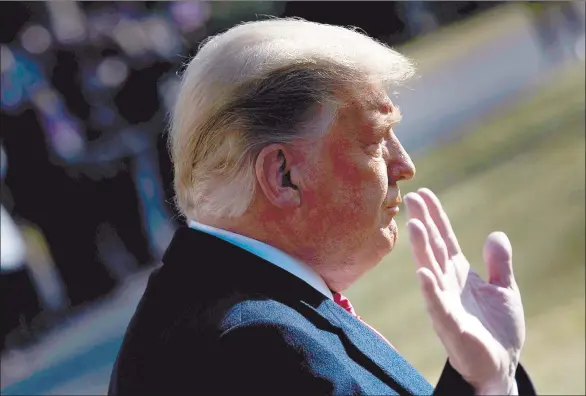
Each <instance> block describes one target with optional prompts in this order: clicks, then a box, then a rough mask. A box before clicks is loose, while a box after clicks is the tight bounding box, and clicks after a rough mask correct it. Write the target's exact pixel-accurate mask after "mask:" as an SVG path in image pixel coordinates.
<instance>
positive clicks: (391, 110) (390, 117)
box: [339, 86, 401, 129]
mask: <svg viewBox="0 0 586 396" xmlns="http://www.w3.org/2000/svg"><path fill="white" fill-rule="evenodd" d="M339 116H340V117H341V118H344V119H345V120H346V121H349V120H353V121H355V122H357V123H360V124H365V125H368V126H371V127H372V128H374V129H389V128H391V127H392V126H393V125H394V124H396V123H398V122H399V121H400V120H401V113H400V111H399V108H398V107H397V106H396V105H395V103H393V101H392V99H391V97H390V96H389V95H388V93H387V91H386V90H384V89H382V88H378V87H376V86H368V87H365V88H364V89H360V90H354V91H350V92H346V93H345V95H344V98H343V104H342V106H341V107H340V109H339Z"/></svg>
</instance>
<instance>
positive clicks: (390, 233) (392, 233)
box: [381, 219, 399, 256]
mask: <svg viewBox="0 0 586 396" xmlns="http://www.w3.org/2000/svg"><path fill="white" fill-rule="evenodd" d="M381 231H382V234H383V237H384V239H385V241H386V244H385V245H386V246H385V248H386V249H385V250H386V252H385V253H384V255H385V256H386V255H387V254H389V253H390V252H391V251H392V250H393V248H394V247H395V243H397V238H398V237H399V227H397V223H396V222H395V219H393V220H392V221H391V224H389V226H388V227H384V228H382V230H381Z"/></svg>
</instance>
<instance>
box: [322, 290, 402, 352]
mask: <svg viewBox="0 0 586 396" xmlns="http://www.w3.org/2000/svg"><path fill="white" fill-rule="evenodd" d="M333 294H334V302H335V303H336V304H338V305H339V306H341V307H342V308H344V309H345V310H346V311H347V312H348V313H349V314H350V315H352V316H354V317H355V318H356V319H358V320H360V321H361V322H362V323H364V324H365V325H367V326H368V327H369V328H370V329H371V330H372V331H374V332H375V333H376V334H378V336H379V337H380V338H382V339H383V340H385V341H386V343H387V344H389V345H390V346H391V347H392V348H393V349H395V347H394V346H393V344H391V343H390V342H389V340H387V339H386V338H385V337H384V336H383V335H382V334H381V333H379V332H378V331H376V329H375V328H374V327H372V326H371V325H369V324H368V323H366V322H365V321H364V320H362V318H361V317H360V316H358V315H356V311H354V307H352V304H350V300H348V299H347V298H346V297H344V296H343V295H341V294H340V293H333Z"/></svg>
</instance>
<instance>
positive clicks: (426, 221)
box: [404, 193, 448, 272]
mask: <svg viewBox="0 0 586 396" xmlns="http://www.w3.org/2000/svg"><path fill="white" fill-rule="evenodd" d="M404 201H405V206H407V212H408V214H409V217H410V218H412V219H413V218H414V219H418V220H420V221H421V222H422V223H423V225H424V226H425V228H426V230H427V234H428V236H429V244H430V246H431V250H432V251H433V255H434V257H435V259H436V261H437V263H438V264H439V267H440V268H441V270H442V272H445V271H446V262H447V261H448V253H447V248H446V244H445V242H444V240H443V238H442V236H441V234H440V232H439V230H438V228H437V226H436V225H435V223H434V221H433V219H432V218H431V215H430V213H429V211H428V209H427V205H426V204H425V201H424V200H423V198H422V197H421V196H419V195H418V194H415V193H409V194H407V195H406V196H405V198H404Z"/></svg>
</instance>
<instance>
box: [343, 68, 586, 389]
mask: <svg viewBox="0 0 586 396" xmlns="http://www.w3.org/2000/svg"><path fill="white" fill-rule="evenodd" d="M583 67H584V65H583V64H582V65H580V67H578V68H572V69H568V70H564V71H563V72H562V73H560V75H558V76H554V78H552V80H551V81H552V82H551V83H549V84H547V85H545V86H543V87H541V88H539V89H536V90H535V91H532V92H529V93H528V95H527V99H526V100H524V101H523V102H522V103H520V104H519V105H517V106H515V107H513V108H509V109H501V110H500V111H499V112H495V113H494V114H492V115H491V116H490V117H487V118H486V119H484V120H482V122H481V123H480V124H479V125H478V126H477V127H475V128H473V129H472V130H470V131H469V132H468V133H465V134H461V135H459V137H458V139H455V140H453V141H451V142H446V143H445V144H444V145H442V146H440V147H437V148H436V149H434V150H433V151H431V152H429V153H427V154H425V156H424V157H422V158H415V162H416V165H417V168H418V173H417V176H416V178H415V179H414V180H413V181H412V182H409V183H406V184H405V185H404V186H403V189H404V192H407V191H413V190H416V189H417V188H419V187H422V186H426V187H431V188H433V189H434V191H435V192H436V193H437V194H438V196H439V197H440V199H441V200H442V202H443V204H444V206H445V208H446V211H447V212H448V214H449V215H450V219H451V220H452V223H453V226H454V228H455V231H456V233H457V235H458V237H459V240H460V243H461V245H462V247H463V249H464V251H465V253H466V254H467V256H468V259H469V260H470V261H471V263H472V265H473V266H474V267H475V268H476V269H477V270H478V271H479V272H480V273H481V274H486V271H485V268H484V264H483V262H482V258H481V251H482V245H483V243H484V239H485V237H486V236H487V235H488V234H489V233H490V232H491V231H494V230H502V231H505V232H506V233H507V234H508V235H509V237H510V239H511V242H512V244H513V249H514V265H515V273H516V277H517V280H518V283H519V285H520V287H521V292H522V296H523V302H524V306H525V314H526V318H527V342H526V344H525V348H524V351H523V356H522V362H523V363H524V365H525V366H526V367H527V369H528V370H529V372H530V374H531V376H532V378H533V380H534V383H535V385H536V387H537V390H538V392H539V393H540V394H548V393H549V394H551V393H557V394H584V393H585V392H586V389H585V384H584V370H585V363H584V361H585V352H584V351H585V349H584V348H585V345H584V344H585V342H584V332H585V326H584V321H585V315H584V303H585V298H584V295H585V291H584V276H585V273H584V267H585V265H584V261H585V254H584V240H585V237H586V236H585V220H584V214H585V213H584V184H585V182H584V180H585V170H584V169H585V163H584V162H585V160H584V149H585V141H584V129H585V123H584V109H585V92H584V84H585V78H584V69H583ZM405 221H406V218H405V217H404V215H401V216H399V218H398V223H399V226H400V230H401V231H403V229H404V224H405ZM348 295H349V297H350V298H351V300H352V301H353V304H354V305H355V307H356V308H357V311H358V312H359V313H360V315H361V316H363V317H364V318H365V319H366V320H367V321H368V322H369V323H370V324H372V325H373V326H374V327H376V328H377V329H379V330H380V331H381V332H382V333H384V334H385V335H386V336H387V337H388V338H389V340H391V342H393V344H395V345H396V346H397V348H398V349H399V351H401V352H402V354H403V355H404V356H405V357H406V358H407V359H408V360H409V361H410V362H412V363H413V364H414V366H415V367H417V368H418V369H419V370H421V372H422V373H424V375H425V376H426V377H427V378H428V380H430V381H431V382H432V383H433V382H435V381H436V380H437V378H438V376H439V374H440V370H441V368H442V367H443V363H444V360H445V353H444V351H443V348H442V346H441V344H440V342H439V340H437V338H436V336H435V334H434V333H433V330H432V329H431V326H430V323H429V320H428V318H427V316H426V312H425V309H424V305H423V300H422V298H421V296H420V293H419V286H418V284H417V282H416V279H415V276H414V264H413V261H412V258H411V254H410V250H409V246H408V242H407V238H406V235H405V234H404V232H403V233H402V237H400V238H399V242H398V244H397V246H396V247H395V250H394V251H393V253H391V254H390V255H388V256H387V257H386V258H385V259H384V260H383V262H382V263H380V265H379V266H378V267H377V268H375V269H374V270H373V271H372V272H371V273H369V274H367V275H366V276H365V277H364V278H363V279H361V280H360V281H359V282H358V283H357V284H356V285H355V286H353V287H352V289H351V290H350V291H349V292H348Z"/></svg>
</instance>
